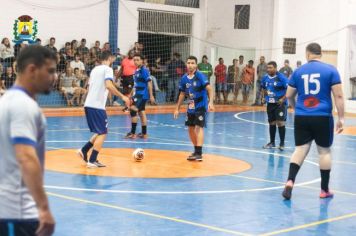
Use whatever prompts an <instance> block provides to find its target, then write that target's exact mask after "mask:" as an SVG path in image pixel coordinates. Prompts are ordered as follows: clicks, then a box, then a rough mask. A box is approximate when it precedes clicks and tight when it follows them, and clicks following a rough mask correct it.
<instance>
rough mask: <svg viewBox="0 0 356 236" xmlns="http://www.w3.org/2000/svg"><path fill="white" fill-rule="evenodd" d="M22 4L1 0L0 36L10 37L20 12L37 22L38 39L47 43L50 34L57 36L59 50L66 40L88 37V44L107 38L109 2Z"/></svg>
mask: <svg viewBox="0 0 356 236" xmlns="http://www.w3.org/2000/svg"><path fill="white" fill-rule="evenodd" d="M24 2H28V3H31V4H32V5H29V4H24V3H21V2H20V1H4V0H1V10H0V12H1V14H0V38H3V37H8V38H10V39H11V40H12V39H13V25H14V22H15V19H17V18H18V17H19V16H21V15H30V16H31V17H32V18H34V19H36V20H37V21H38V38H41V39H42V43H43V44H47V43H48V40H49V38H50V37H52V36H54V37H56V39H57V42H56V47H57V48H58V49H59V48H61V47H62V46H63V44H64V43H65V42H66V41H71V40H72V39H76V40H80V39H82V38H83V37H84V38H86V39H87V45H88V46H91V44H92V43H94V41H95V40H100V41H101V42H102V43H103V42H106V41H107V40H108V34H109V33H108V32H109V28H108V22H109V1H106V2H103V3H100V4H98V5H95V6H92V7H85V8H83V6H88V5H90V4H93V3H96V2H98V1H97V0H86V1H72V0H52V1H47V0H30V1H24Z"/></svg>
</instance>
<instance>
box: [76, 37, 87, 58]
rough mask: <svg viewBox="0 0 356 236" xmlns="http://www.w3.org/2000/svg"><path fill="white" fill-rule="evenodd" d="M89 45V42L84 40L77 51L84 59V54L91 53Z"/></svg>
mask: <svg viewBox="0 0 356 236" xmlns="http://www.w3.org/2000/svg"><path fill="white" fill-rule="evenodd" d="M86 44H87V40H86V39H84V38H83V39H82V40H81V41H80V46H79V47H78V49H77V52H78V53H79V54H80V55H81V56H82V57H83V55H84V54H88V53H89V49H88V48H87V46H86Z"/></svg>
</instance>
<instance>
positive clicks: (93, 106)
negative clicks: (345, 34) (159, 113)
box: [78, 51, 129, 168]
mask: <svg viewBox="0 0 356 236" xmlns="http://www.w3.org/2000/svg"><path fill="white" fill-rule="evenodd" d="M114 61H115V57H114V56H113V55H112V54H111V52H110V51H104V52H102V53H101V65H98V66H96V67H94V69H93V70H92V71H91V73H90V78H89V89H88V95H87V98H86V101H85V104H84V109H85V116H86V118H87V122H88V126H89V129H90V131H91V132H92V133H94V135H93V136H92V137H91V139H90V140H89V141H88V142H87V143H86V144H85V145H84V146H83V147H82V148H81V149H79V150H78V155H79V156H80V157H81V159H83V160H84V161H85V162H86V163H87V167H88V168H96V167H105V165H103V164H101V163H100V162H99V161H98V154H99V152H100V150H101V147H102V145H103V143H104V141H105V138H106V135H107V132H108V118H107V115H106V110H105V105H106V100H107V99H108V94H109V91H110V93H111V94H113V95H115V96H118V97H120V98H121V99H122V100H123V101H124V102H125V104H126V105H127V106H129V99H128V98H127V97H126V96H124V95H123V94H122V93H120V92H119V91H118V90H117V89H116V87H115V85H114V72H113V69H112V68H111V67H110V66H111V65H112V63H113V62H114ZM92 148H93V151H92V153H91V155H90V158H89V160H88V152H89V150H90V149H92Z"/></svg>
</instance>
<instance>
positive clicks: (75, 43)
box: [70, 39, 78, 54]
mask: <svg viewBox="0 0 356 236" xmlns="http://www.w3.org/2000/svg"><path fill="white" fill-rule="evenodd" d="M70 48H71V49H72V52H73V54H76V53H77V50H78V41H77V40H75V39H73V40H72V42H71V43H70Z"/></svg>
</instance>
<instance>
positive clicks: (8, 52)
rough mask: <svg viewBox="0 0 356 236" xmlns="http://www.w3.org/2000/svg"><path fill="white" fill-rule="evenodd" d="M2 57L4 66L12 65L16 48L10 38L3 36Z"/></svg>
mask: <svg viewBox="0 0 356 236" xmlns="http://www.w3.org/2000/svg"><path fill="white" fill-rule="evenodd" d="M0 59H1V61H2V63H3V66H4V67H11V66H12V63H13V62H14V59H15V58H14V48H13V47H12V46H11V44H10V40H9V39H8V38H3V39H2V40H1V45H0Z"/></svg>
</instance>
